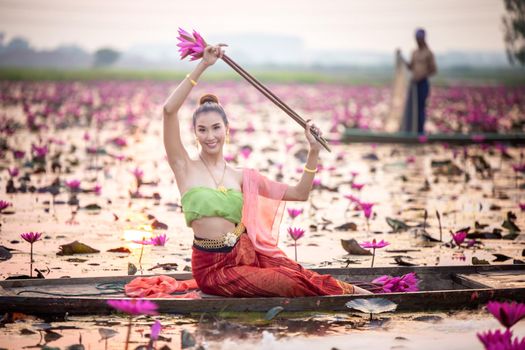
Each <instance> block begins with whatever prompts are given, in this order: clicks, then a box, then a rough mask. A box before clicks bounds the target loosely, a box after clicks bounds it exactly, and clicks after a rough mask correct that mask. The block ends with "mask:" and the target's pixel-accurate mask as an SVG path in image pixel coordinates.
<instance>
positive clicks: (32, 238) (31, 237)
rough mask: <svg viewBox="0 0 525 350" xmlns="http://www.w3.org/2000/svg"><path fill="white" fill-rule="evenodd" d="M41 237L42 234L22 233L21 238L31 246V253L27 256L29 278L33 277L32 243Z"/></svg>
mask: <svg viewBox="0 0 525 350" xmlns="http://www.w3.org/2000/svg"><path fill="white" fill-rule="evenodd" d="M41 236H42V232H26V233H22V234H21V235H20V237H22V238H23V239H24V240H25V241H26V242H29V243H30V244H31V253H30V255H29V277H33V243H35V242H36V241H38V240H39V239H40V237H41Z"/></svg>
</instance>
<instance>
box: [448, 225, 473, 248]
mask: <svg viewBox="0 0 525 350" xmlns="http://www.w3.org/2000/svg"><path fill="white" fill-rule="evenodd" d="M469 230H470V227H467V228H464V229H461V230H459V231H457V232H456V233H452V239H453V240H454V242H455V243H456V245H457V246H459V245H461V243H463V242H464V241H465V239H466V238H467V234H468V231H469Z"/></svg>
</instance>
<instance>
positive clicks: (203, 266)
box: [191, 234, 354, 297]
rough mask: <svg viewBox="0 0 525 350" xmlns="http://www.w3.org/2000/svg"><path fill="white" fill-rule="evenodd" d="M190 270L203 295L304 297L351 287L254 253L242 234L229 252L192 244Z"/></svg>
mask: <svg viewBox="0 0 525 350" xmlns="http://www.w3.org/2000/svg"><path fill="white" fill-rule="evenodd" d="M191 264H192V273H193V277H194V278H195V280H196V281H197V285H198V286H199V288H200V289H201V290H202V291H203V292H204V293H207V294H214V295H222V296H230V297H276V296H281V297H304V296H315V295H341V294H352V293H353V292H354V287H353V286H352V285H351V284H349V283H346V282H343V281H339V280H337V279H335V278H333V277H332V276H330V275H321V274H318V273H316V272H313V271H310V270H307V269H305V268H303V267H302V266H301V265H299V264H298V263H296V262H295V261H293V260H291V259H288V258H284V257H277V258H272V257H269V256H266V255H263V254H260V253H257V252H256V251H255V249H254V247H253V244H252V242H251V241H250V239H249V237H248V235H246V234H242V235H241V236H240V238H239V241H238V242H237V243H236V244H235V246H234V247H233V249H232V250H231V251H229V252H214V251H207V250H204V249H203V248H200V247H196V246H195V245H194V246H193V253H192V259H191Z"/></svg>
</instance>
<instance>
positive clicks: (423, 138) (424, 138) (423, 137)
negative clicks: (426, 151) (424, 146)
mask: <svg viewBox="0 0 525 350" xmlns="http://www.w3.org/2000/svg"><path fill="white" fill-rule="evenodd" d="M417 140H418V141H419V143H425V142H427V141H428V136H427V135H419V136H418V137H417Z"/></svg>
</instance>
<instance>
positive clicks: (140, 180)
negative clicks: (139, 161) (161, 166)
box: [131, 168, 144, 182]
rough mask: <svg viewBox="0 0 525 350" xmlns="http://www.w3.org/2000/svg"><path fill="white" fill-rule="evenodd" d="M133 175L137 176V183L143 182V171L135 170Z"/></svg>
mask: <svg viewBox="0 0 525 350" xmlns="http://www.w3.org/2000/svg"><path fill="white" fill-rule="evenodd" d="M131 173H132V174H133V176H135V180H137V182H142V178H143V177H144V171H143V170H141V169H139V168H135V169H133V171H132V172H131Z"/></svg>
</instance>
